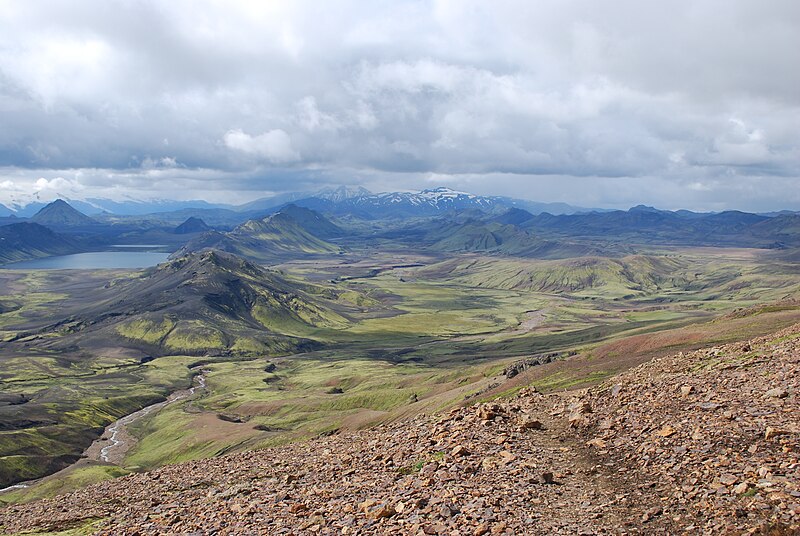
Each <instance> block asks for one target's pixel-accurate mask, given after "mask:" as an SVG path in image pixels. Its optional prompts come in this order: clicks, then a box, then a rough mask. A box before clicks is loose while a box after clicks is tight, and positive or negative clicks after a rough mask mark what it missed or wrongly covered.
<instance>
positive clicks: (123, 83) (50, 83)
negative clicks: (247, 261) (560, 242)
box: [0, 0, 800, 209]
mask: <svg viewBox="0 0 800 536" xmlns="http://www.w3.org/2000/svg"><path fill="white" fill-rule="evenodd" d="M798 6H799V5H798V4H797V3H796V2H793V1H791V0H786V1H766V2H759V3H755V2H745V1H737V2H721V1H719V2H714V1H700V2H688V1H686V2H670V3H655V2H638V1H637V2H634V1H630V2H609V3H603V4H598V3H597V2H594V1H589V0H586V1H567V2H564V1H560V0H559V1H555V0H553V1H542V2H535V3H532V2H513V1H508V2H468V1H462V0H458V1H455V0H454V1H439V2H387V3H383V2H375V3H364V2H324V3H320V2H307V3H306V2H285V3H278V2H269V3H258V2H240V3H235V2H234V3H217V2H188V1H187V2H180V1H176V2H144V1H140V2H107V1H102V2H101V1H97V2H88V1H87V2H77V3H69V4H66V3H63V2H52V3H48V2H35V3H34V2H30V3H23V2H3V1H1V0H0V109H2V110H3V122H2V124H0V166H2V170H1V171H2V175H0V202H2V201H3V199H6V198H7V196H9V195H12V194H13V195H15V196H21V195H24V194H25V193H26V192H30V191H33V190H34V189H35V188H37V187H36V186H35V182H36V181H37V180H38V179H43V180H44V181H45V182H40V183H39V187H40V190H39V191H42V192H43V191H50V190H52V191H55V189H56V188H57V187H60V188H65V187H67V186H66V185H71V186H69V187H70V188H73V189H74V192H75V193H76V194H80V195H87V196H103V195H107V196H117V197H119V196H134V197H136V196H148V197H150V196H156V197H172V196H174V197H186V196H189V197H192V196H205V197H212V196H213V197H215V198H219V197H220V196H223V197H225V198H226V199H229V200H243V199H247V198H252V197H255V196H257V195H259V194H260V193H262V192H265V191H266V192H272V191H281V190H287V189H296V188H298V187H301V186H302V187H308V188H313V187H315V186H318V185H322V184H324V183H338V182H348V183H352V182H362V183H365V184H367V185H369V186H371V187H373V188H376V189H407V188H418V187H424V186H428V185H431V184H437V185H438V184H445V185H449V186H454V187H460V188H465V189H471V190H474V191H479V192H481V193H502V194H514V195H518V196H523V197H530V198H538V199H543V200H555V199H561V200H567V201H573V202H576V203H577V202H580V203H584V204H585V203H591V204H594V205H620V204H624V203H628V201H630V202H632V203H633V202H640V201H644V202H649V203H655V204H660V205H663V204H665V203H666V204H676V205H680V204H683V205H685V206H693V207H698V208H719V207H722V208H725V207H728V206H739V207H743V208H747V205H748V204H749V205H751V206H752V208H756V207H755V205H756V204H757V205H758V208H762V209H763V208H768V207H772V208H777V207H779V206H780V207H782V206H786V204H787V203H795V207H796V208H800V206H797V205H798V204H800V200H798V199H797V197H796V196H794V194H792V193H789V194H786V192H784V191H783V189H784V188H786V187H787V186H788V187H790V188H791V186H792V185H793V184H795V182H796V181H797V179H798V178H800V164H799V162H800V148H799V144H800V142H798V139H800V136H798V134H800V132H798V125H800V91H798V89H800V71H798V70H797V69H796V67H795V65H794V63H795V61H796V58H795V56H796V53H794V52H793V51H795V50H800V31H799V30H800V7H798ZM58 178H61V179H62V182H55V183H54V182H52V181H54V180H56V179H58ZM4 193H6V194H7V196H6V197H4V196H3V194H4Z"/></svg>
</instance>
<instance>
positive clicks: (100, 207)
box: [0, 186, 793, 227]
mask: <svg viewBox="0 0 800 536" xmlns="http://www.w3.org/2000/svg"><path fill="white" fill-rule="evenodd" d="M62 197H63V196H62ZM63 199H64V200H66V201H67V202H69V204H70V205H72V206H73V207H74V208H75V209H77V210H79V211H81V212H82V213H84V214H86V215H88V216H91V217H94V218H95V219H113V218H135V217H142V216H154V215H159V217H160V218H162V219H165V220H168V221H170V222H173V221H174V223H173V225H177V224H179V223H180V222H182V221H183V220H185V219H186V218H188V217H192V216H193V217H198V218H203V219H205V220H206V222H207V223H211V225H215V224H216V225H224V224H231V227H232V226H234V225H236V224H238V223H241V222H243V221H245V220H247V219H251V218H254V217H259V216H265V215H267V214H268V213H271V212H274V211H275V210H277V209H279V208H280V207H282V206H284V205H286V204H289V203H293V204H296V205H298V206H303V207H306V208H310V209H313V210H317V211H319V212H323V213H330V214H354V215H356V216H359V217H362V218H386V217H395V218H408V217H424V216H432V215H436V214H441V213H442V212H446V211H453V210H456V211H460V210H467V209H470V208H477V209H480V210H483V211H490V212H491V211H495V212H498V213H499V212H502V211H504V210H506V209H509V208H519V209H523V210H525V211H527V212H530V213H531V214H534V215H538V214H542V213H548V214H553V215H574V214H582V213H590V212H598V213H603V212H614V211H611V210H608V209H598V208H586V207H578V206H573V205H569V204H567V203H541V202H537V201H531V200H525V199H516V198H511V197H505V196H481V195H475V194H471V193H467V192H459V191H456V190H452V189H450V188H445V187H439V188H432V189H427V190H422V191H420V192H384V193H372V192H370V191H369V190H367V189H366V188H363V187H360V186H339V187H335V188H324V189H322V190H319V191H317V192H289V193H284V194H279V195H276V196H272V197H265V198H261V199H256V200H254V201H250V202H248V203H245V204H242V205H229V204H223V203H209V202H207V201H202V200H193V201H172V200H164V199H157V200H149V201H145V200H126V201H114V200H110V199H101V198H88V199H84V200H75V199H69V198H67V197H63ZM45 206H46V203H44V202H41V201H39V200H33V201H31V202H29V203H27V204H23V203H19V202H17V203H14V204H12V205H11V206H3V205H0V218H2V217H8V216H11V215H14V216H16V217H18V218H30V217H31V216H33V215H34V214H36V212H37V211H39V210H41V209H42V208H43V207H45ZM632 210H638V211H650V212H669V211H662V210H658V209H655V208H653V207H647V206H644V205H639V206H637V207H633V209H632ZM674 213H675V214H683V215H685V216H687V217H692V216H693V215H696V214H697V213H694V212H690V211H685V210H684V211H676V212H674ZM786 214H793V213H792V212H790V211H781V212H772V213H767V214H763V215H764V216H767V217H776V216H780V215H786ZM212 222H213V223H212Z"/></svg>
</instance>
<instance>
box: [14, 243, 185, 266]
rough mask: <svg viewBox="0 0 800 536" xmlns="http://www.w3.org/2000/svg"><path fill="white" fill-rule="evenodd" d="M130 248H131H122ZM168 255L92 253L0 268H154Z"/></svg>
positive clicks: (142, 252)
mask: <svg viewBox="0 0 800 536" xmlns="http://www.w3.org/2000/svg"><path fill="white" fill-rule="evenodd" d="M124 247H125V248H132V246H124ZM169 255H170V254H169V253H165V252H162V251H124V250H123V248H120V250H117V251H93V252H91V253H75V254H73V255H57V256H55V257H44V258H41V259H33V260H29V261H21V262H14V263H11V264H6V265H3V266H0V268H4V269H7V270H100V269H114V268H122V269H136V268H147V267H150V266H155V265H156V264H159V263H162V262H164V261H166V260H167V257H169Z"/></svg>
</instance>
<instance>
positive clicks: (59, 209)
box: [31, 199, 97, 227]
mask: <svg viewBox="0 0 800 536" xmlns="http://www.w3.org/2000/svg"><path fill="white" fill-rule="evenodd" d="M31 221H32V222H35V223H38V224H40V225H49V226H53V227H78V226H82V225H93V224H95V223H97V222H96V221H95V220H93V219H92V218H90V217H89V216H87V215H85V214H83V213H82V212H79V211H77V210H75V209H74V208H72V206H71V205H70V204H69V203H67V202H66V201H64V200H63V199H56V200H55V201H53V202H52V203H50V204H48V205H46V206H45V207H44V208H42V209H41V210H40V211H39V212H37V213H36V214H35V215H34V216H33V217H32V218H31Z"/></svg>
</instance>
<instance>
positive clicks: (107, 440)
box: [0, 370, 208, 493]
mask: <svg viewBox="0 0 800 536" xmlns="http://www.w3.org/2000/svg"><path fill="white" fill-rule="evenodd" d="M207 373H208V371H207V370H202V371H201V372H200V374H198V375H197V376H195V377H194V381H193V383H194V385H192V387H190V388H189V389H181V390H180V391H174V392H173V393H172V394H170V395H169V396H168V397H167V399H166V400H164V401H163V402H157V403H155V404H151V405H149V406H146V407H144V408H142V409H140V410H139V411H135V412H133V413H131V414H129V415H125V416H124V417H121V418H120V419H118V420H116V421H114V422H113V423H111V424H109V425H108V426H107V427H106V429H105V432H104V433H103V435H102V436H100V438H99V439H96V440H95V441H94V442H93V443H92V444H91V445H90V446H89V448H87V449H86V450H85V451H84V452H83V457H82V458H81V460H78V461H77V462H75V463H74V464H72V465H70V466H69V467H65V468H64V469H62V470H61V471H58V472H57V473H53V474H52V475H48V476H45V477H42V478H39V479H36V480H29V481H27V482H20V483H19V484H14V485H12V486H8V487H7V488H3V489H0V493H4V492H7V491H13V490H15V489H21V488H27V487H29V486H31V485H33V484H36V483H37V482H40V481H42V480H44V479H49V478H58V475H59V474H61V473H63V472H64V471H68V470H70V469H72V468H73V467H75V465H76V464H79V463H85V461H84V460H91V461H99V462H105V463H113V464H119V463H121V462H122V460H123V459H124V458H125V454H127V453H128V451H129V450H130V449H131V447H133V445H134V444H135V443H136V438H134V437H133V436H132V435H131V434H129V433H128V430H127V427H128V425H130V424H131V423H134V422H136V421H137V420H139V419H141V418H142V417H144V416H146V415H150V414H151V413H154V412H157V411H160V410H162V409H164V408H165V407H167V406H169V405H171V404H174V403H175V402H179V401H181V400H184V399H186V398H189V397H190V396H192V395H194V394H195V393H196V392H197V391H198V390H201V389H205V388H206V374H207Z"/></svg>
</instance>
